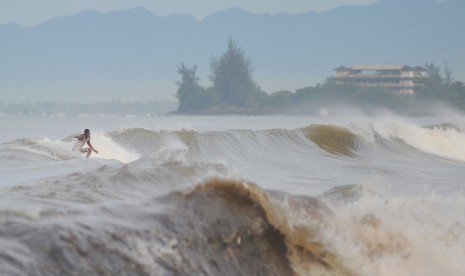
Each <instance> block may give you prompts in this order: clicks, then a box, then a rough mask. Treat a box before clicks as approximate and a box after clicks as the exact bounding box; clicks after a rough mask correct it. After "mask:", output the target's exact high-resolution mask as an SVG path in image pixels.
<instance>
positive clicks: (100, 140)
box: [0, 107, 465, 275]
mask: <svg viewBox="0 0 465 276" xmlns="http://www.w3.org/2000/svg"><path fill="white" fill-rule="evenodd" d="M338 110H339V111H341V109H338ZM348 110H349V109H346V112H347V111H348ZM334 114H335V110H334V109H332V108H329V107H328V108H321V109H320V112H319V115H318V116H309V117H298V116H295V117H293V116H262V117H246V116H218V117H182V116H180V117H150V118H149V117H132V118H128V117H88V118H82V117H53V118H51V117H15V116H0V122H1V124H0V126H1V134H0V180H1V182H0V197H1V198H2V199H1V201H0V224H1V226H0V229H2V230H1V234H0V263H1V265H0V274H4V275H60V274H61V275H71V274H73V273H74V274H78V275H89V274H102V273H103V274H130V275H133V274H137V275H160V274H162V275H172V274H187V275H189V274H207V275H220V274H221V275H233V274H234V275H239V274H242V275H251V274H257V273H264V274H274V275H290V274H298V275H462V274H464V273H465V265H464V264H463V262H462V260H463V258H464V257H465V255H464V251H463V248H465V218H464V216H463V212H464V211H465V197H464V186H463V179H464V177H465V173H464V171H465V170H464V168H465V163H464V161H465V151H464V150H463V145H465V124H463V119H464V118H463V115H461V114H459V113H445V112H444V113H442V114H441V115H438V116H429V117H415V118H413V117H402V116H398V115H395V114H392V113H382V114H381V113H378V114H370V115H369V116H367V115H365V114H364V112H362V111H360V110H351V111H350V112H348V113H346V114H345V115H341V114H336V115H334ZM348 114H349V115H350V116H348ZM84 128H90V129H91V141H92V144H93V146H94V147H95V148H96V149H97V150H98V151H99V152H100V154H93V155H92V156H91V158H90V159H85V158H83V156H82V155H80V154H76V153H75V152H72V151H71V149H72V147H73V144H74V139H73V138H72V136H73V135H75V134H77V133H79V132H81V131H83V130H84Z"/></svg>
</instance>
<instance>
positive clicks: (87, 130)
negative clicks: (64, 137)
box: [84, 128, 90, 137]
mask: <svg viewBox="0 0 465 276" xmlns="http://www.w3.org/2000/svg"><path fill="white" fill-rule="evenodd" d="M84 136H85V137H89V136H90V130H89V129H88V128H86V129H84Z"/></svg>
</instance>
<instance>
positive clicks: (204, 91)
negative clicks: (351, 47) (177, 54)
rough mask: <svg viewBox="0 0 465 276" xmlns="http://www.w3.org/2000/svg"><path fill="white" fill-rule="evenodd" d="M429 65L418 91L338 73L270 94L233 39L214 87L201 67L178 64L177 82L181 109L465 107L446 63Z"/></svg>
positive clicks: (214, 66) (215, 65) (463, 88)
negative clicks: (341, 79) (340, 79)
mask: <svg viewBox="0 0 465 276" xmlns="http://www.w3.org/2000/svg"><path fill="white" fill-rule="evenodd" d="M425 67H426V69H427V74H426V77H425V78H422V79H421V80H419V83H418V87H417V89H416V91H415V93H414V94H413V95H406V94H399V93H396V92H394V91H392V90H389V89H387V88H383V87H360V86H356V85H342V84H337V83H336V81H335V79H334V77H328V78H327V79H326V80H325V81H324V82H323V83H321V84H317V85H315V86H309V87H305V88H301V89H297V90H296V91H294V92H291V91H287V90H283V91H277V92H274V93H272V94H267V93H265V92H264V91H262V90H261V89H260V87H259V86H258V85H256V84H255V82H254V80H253V77H252V73H253V69H254V68H253V67H252V62H251V60H250V59H249V58H247V57H246V55H245V53H244V51H243V50H242V49H241V48H240V47H239V46H238V45H237V43H236V42H235V41H234V40H233V39H232V38H230V39H229V40H228V42H227V50H226V52H225V53H224V54H223V55H222V56H221V57H220V58H215V57H214V58H212V60H211V62H210V69H211V75H210V76H209V78H210V81H211V84H212V86H211V87H207V88H205V87H202V86H201V85H200V84H199V78H198V77H197V76H196V70H197V66H195V65H194V66H192V67H189V66H186V65H185V64H184V63H181V64H180V65H178V71H177V72H178V73H179V74H180V75H181V80H180V81H178V82H177V85H178V90H177V93H176V97H177V98H178V99H179V107H178V110H177V113H186V114H224V113H248V114H280V113H302V112H304V113H309V112H311V111H312V110H311V109H312V108H313V107H316V106H319V105H321V104H326V103H328V104H329V103H334V102H339V103H345V104H352V105H372V106H382V107H386V108H389V109H393V110H399V111H402V110H405V109H406V108H410V109H412V108H413V109H415V108H416V109H417V110H421V109H422V104H423V103H425V102H426V101H428V102H432V101H434V102H442V103H445V104H448V105H451V106H453V107H456V108H459V109H462V110H465V85H464V83H463V82H461V81H458V80H455V79H454V77H453V75H452V72H451V71H450V70H449V68H448V66H447V64H446V63H445V64H444V68H442V69H441V68H440V66H438V65H435V64H433V63H427V64H425Z"/></svg>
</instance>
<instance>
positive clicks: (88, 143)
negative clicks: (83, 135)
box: [87, 139, 98, 153]
mask: <svg viewBox="0 0 465 276" xmlns="http://www.w3.org/2000/svg"><path fill="white" fill-rule="evenodd" d="M87 145H89V148H91V149H92V150H93V151H94V152H95V153H98V151H97V150H96V149H94V147H93V146H92V144H91V143H90V139H89V141H87Z"/></svg>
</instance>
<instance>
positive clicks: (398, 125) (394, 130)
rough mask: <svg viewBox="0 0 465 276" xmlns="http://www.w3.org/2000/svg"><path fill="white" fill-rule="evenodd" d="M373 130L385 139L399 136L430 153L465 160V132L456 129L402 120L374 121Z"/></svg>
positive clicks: (411, 144)
mask: <svg viewBox="0 0 465 276" xmlns="http://www.w3.org/2000/svg"><path fill="white" fill-rule="evenodd" d="M373 130H374V131H375V132H376V133H377V134H378V135H380V136H381V137H382V138H385V139H392V138H398V139H401V140H402V141H404V142H405V143H407V144H408V145H410V146H412V147H414V148H416V149H418V150H421V151H424V152H426V153H429V154H433V155H437V156H440V157H444V158H448V159H454V160H459V161H465V147H464V145H465V134H464V133H462V132H459V131H457V130H456V129H453V128H449V129H441V128H424V127H422V126H419V125H416V124H413V123H409V122H407V121H401V120H390V121H387V122H381V123H374V124H373Z"/></svg>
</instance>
